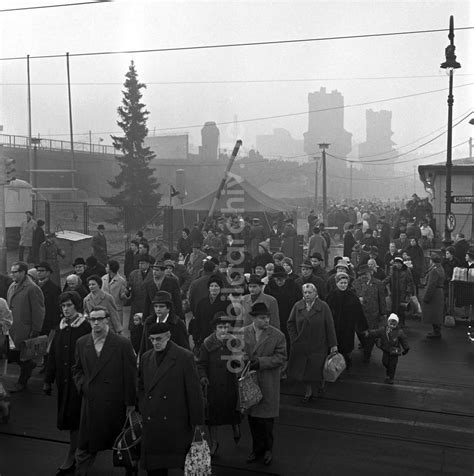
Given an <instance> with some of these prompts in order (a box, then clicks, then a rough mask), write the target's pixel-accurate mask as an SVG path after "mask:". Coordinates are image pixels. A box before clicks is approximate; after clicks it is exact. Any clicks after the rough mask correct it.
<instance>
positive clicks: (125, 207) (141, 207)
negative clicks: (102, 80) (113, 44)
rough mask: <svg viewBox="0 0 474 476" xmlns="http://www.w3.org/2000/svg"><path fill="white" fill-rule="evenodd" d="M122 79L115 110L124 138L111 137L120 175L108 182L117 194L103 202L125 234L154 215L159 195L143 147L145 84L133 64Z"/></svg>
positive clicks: (148, 158) (148, 154) (145, 115)
mask: <svg viewBox="0 0 474 476" xmlns="http://www.w3.org/2000/svg"><path fill="white" fill-rule="evenodd" d="M125 77H126V80H125V82H124V87H125V90H124V91H123V99H122V105H121V106H119V107H118V109H117V111H118V114H119V118H120V120H119V121H117V124H118V125H119V126H120V128H121V129H122V130H123V132H124V137H118V136H112V139H113V145H114V147H115V149H116V150H118V151H120V152H121V155H117V156H116V160H117V161H118V163H119V166H120V173H119V174H118V175H117V176H116V177H115V180H112V181H109V184H110V185H111V187H112V188H113V189H115V190H117V193H116V194H115V195H113V196H112V197H108V198H105V197H104V201H105V202H106V203H107V204H108V205H111V206H114V207H117V208H118V209H119V215H118V217H117V218H118V219H119V220H121V221H123V223H124V226H125V231H127V232H128V231H131V230H137V229H139V228H141V227H142V226H143V225H144V224H145V223H146V221H147V220H148V219H150V218H151V217H153V216H154V215H155V214H156V209H157V207H158V204H159V202H160V199H161V194H160V193H159V192H158V187H159V184H158V182H157V179H156V177H154V175H153V169H152V168H150V166H149V163H150V160H151V159H153V158H154V157H155V154H154V153H153V152H152V151H150V148H149V147H144V144H143V143H144V140H145V137H146V136H147V135H148V129H147V127H146V121H147V118H148V114H149V112H148V111H147V110H146V109H144V108H145V105H144V104H142V103H141V102H140V100H141V98H142V93H141V90H142V89H145V88H146V85H145V84H143V83H140V82H138V78H137V72H136V69H135V65H134V63H133V61H132V62H131V64H130V67H129V69H128V72H127V74H126V75H125Z"/></svg>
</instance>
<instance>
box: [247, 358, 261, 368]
mask: <svg viewBox="0 0 474 476" xmlns="http://www.w3.org/2000/svg"><path fill="white" fill-rule="evenodd" d="M259 368H260V362H259V361H258V359H252V360H251V361H250V367H249V369H250V370H258V369H259Z"/></svg>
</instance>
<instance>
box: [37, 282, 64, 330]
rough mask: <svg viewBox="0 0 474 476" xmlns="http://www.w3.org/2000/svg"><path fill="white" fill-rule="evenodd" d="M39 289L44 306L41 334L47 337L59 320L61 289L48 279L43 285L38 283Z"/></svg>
mask: <svg viewBox="0 0 474 476" xmlns="http://www.w3.org/2000/svg"><path fill="white" fill-rule="evenodd" d="M39 287H40V288H41V291H42V292H43V296H44V306H45V315H44V321H43V328H42V329H41V334H42V335H48V334H49V332H50V331H51V330H52V329H54V328H55V327H56V326H57V325H58V324H59V321H60V319H61V315H60V310H59V295H60V294H61V288H60V287H59V286H58V285H56V284H55V283H54V282H53V281H51V280H50V279H48V280H46V281H45V282H44V283H39Z"/></svg>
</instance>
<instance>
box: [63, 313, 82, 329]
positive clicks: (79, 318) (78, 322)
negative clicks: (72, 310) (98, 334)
mask: <svg viewBox="0 0 474 476" xmlns="http://www.w3.org/2000/svg"><path fill="white" fill-rule="evenodd" d="M85 320H86V319H85V317H84V316H83V315H82V314H77V315H76V317H75V318H74V319H73V320H72V321H70V320H68V319H66V318H65V317H63V318H62V319H61V322H60V323H59V329H60V330H61V331H62V330H63V329H66V327H73V328H77V327H79V326H80V325H81V324H82V323H83V322H84V321H85Z"/></svg>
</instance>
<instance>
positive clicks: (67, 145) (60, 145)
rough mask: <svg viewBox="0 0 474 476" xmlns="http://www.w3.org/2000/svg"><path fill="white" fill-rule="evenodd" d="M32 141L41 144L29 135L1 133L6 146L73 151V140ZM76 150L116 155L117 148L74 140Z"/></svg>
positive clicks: (46, 139) (0, 140)
mask: <svg viewBox="0 0 474 476" xmlns="http://www.w3.org/2000/svg"><path fill="white" fill-rule="evenodd" d="M32 139H33V140H32V142H33V141H34V142H37V141H39V144H34V143H30V138H29V137H28V136H17V135H11V134H0V144H1V145H4V146H6V147H13V148H17V147H19V148H24V149H28V148H29V147H31V148H32V149H35V148H36V149H37V150H54V151H62V152H70V151H71V142H70V141H64V140H57V139H48V138H46V137H44V138H43V137H42V138H40V139H37V138H36V137H34V138H32ZM73 145H74V152H78V153H87V154H110V155H116V154H117V151H116V149H115V148H114V147H113V146H111V145H102V144H91V143H87V142H74V143H73Z"/></svg>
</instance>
